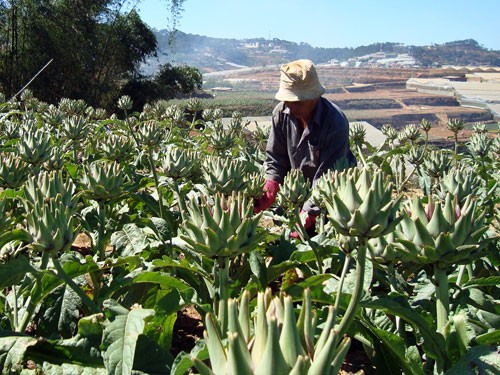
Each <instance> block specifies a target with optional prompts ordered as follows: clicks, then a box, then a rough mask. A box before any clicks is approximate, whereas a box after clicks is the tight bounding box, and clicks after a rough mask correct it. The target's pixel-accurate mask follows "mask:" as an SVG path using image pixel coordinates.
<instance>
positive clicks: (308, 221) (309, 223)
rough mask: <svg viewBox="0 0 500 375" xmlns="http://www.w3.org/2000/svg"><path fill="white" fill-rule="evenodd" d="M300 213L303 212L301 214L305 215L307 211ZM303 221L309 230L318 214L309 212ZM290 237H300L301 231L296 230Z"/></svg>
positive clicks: (305, 227)
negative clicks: (314, 214)
mask: <svg viewBox="0 0 500 375" xmlns="http://www.w3.org/2000/svg"><path fill="white" fill-rule="evenodd" d="M300 214H301V216H303V214H305V211H301V212H300ZM303 222H304V229H305V230H308V229H309V228H311V227H312V226H313V225H314V224H315V223H316V216H313V215H311V214H307V215H306V217H305V220H303ZM297 225H298V224H297ZM290 237H291V238H299V237H300V236H299V233H298V232H297V231H294V232H292V233H290Z"/></svg>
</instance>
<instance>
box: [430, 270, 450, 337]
mask: <svg viewBox="0 0 500 375" xmlns="http://www.w3.org/2000/svg"><path fill="white" fill-rule="evenodd" d="M434 277H435V281H436V285H435V288H436V289H435V290H436V322H437V324H436V331H437V332H439V333H443V329H444V327H445V325H446V323H447V322H448V313H449V310H450V296H449V288H448V275H447V274H446V271H445V270H443V269H442V268H440V267H439V266H438V265H437V264H434Z"/></svg>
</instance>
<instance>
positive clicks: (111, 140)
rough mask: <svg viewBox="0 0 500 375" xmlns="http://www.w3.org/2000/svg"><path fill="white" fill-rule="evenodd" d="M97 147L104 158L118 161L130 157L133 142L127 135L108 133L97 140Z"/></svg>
mask: <svg viewBox="0 0 500 375" xmlns="http://www.w3.org/2000/svg"><path fill="white" fill-rule="evenodd" d="M99 149H100V150H101V152H102V153H103V154H104V157H105V158H106V159H108V160H110V161H116V162H118V163H119V162H122V161H127V160H129V159H130V158H131V157H132V154H133V150H134V144H133V142H132V140H131V139H130V138H129V137H125V136H122V135H117V134H110V135H109V136H108V137H104V138H102V139H100V140H99Z"/></svg>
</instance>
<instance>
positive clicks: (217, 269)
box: [213, 257, 230, 337]
mask: <svg viewBox="0 0 500 375" xmlns="http://www.w3.org/2000/svg"><path fill="white" fill-rule="evenodd" d="M214 277H215V283H216V285H215V294H216V295H215V297H216V298H214V307H213V309H214V311H216V312H217V319H218V320H219V323H220V327H221V331H222V332H221V333H222V335H223V337H225V335H226V332H227V327H228V300H229V295H230V289H229V258H228V257H222V258H217V259H216V260H215V263H214Z"/></svg>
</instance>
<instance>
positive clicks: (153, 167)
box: [148, 147, 165, 219]
mask: <svg viewBox="0 0 500 375" xmlns="http://www.w3.org/2000/svg"><path fill="white" fill-rule="evenodd" d="M148 155H149V164H150V166H151V172H153V178H154V180H155V186H156V192H157V193H158V205H159V208H160V217H161V218H162V219H164V218H165V215H164V213H163V200H162V199H161V193H160V186H159V185H160V181H159V179H158V173H156V167H155V162H154V160H153V150H152V149H151V147H148Z"/></svg>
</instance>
